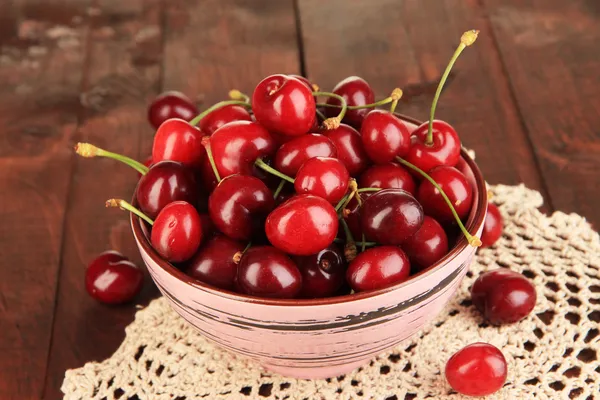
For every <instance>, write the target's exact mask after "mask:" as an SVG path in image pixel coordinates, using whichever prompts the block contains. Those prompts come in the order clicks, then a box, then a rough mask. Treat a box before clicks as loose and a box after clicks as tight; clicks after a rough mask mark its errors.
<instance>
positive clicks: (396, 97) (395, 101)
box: [390, 88, 403, 114]
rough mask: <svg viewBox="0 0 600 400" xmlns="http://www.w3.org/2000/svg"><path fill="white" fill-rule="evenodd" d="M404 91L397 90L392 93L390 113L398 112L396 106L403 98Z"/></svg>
mask: <svg viewBox="0 0 600 400" xmlns="http://www.w3.org/2000/svg"><path fill="white" fill-rule="evenodd" d="M402 94H403V92H402V89H399V88H396V89H394V90H393V91H392V95H391V96H390V97H391V98H392V105H391V106H390V112H391V113H392V114H393V113H394V111H396V106H397V105H398V101H399V100H400V99H401V98H402Z"/></svg>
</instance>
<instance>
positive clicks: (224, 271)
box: [185, 235, 246, 290]
mask: <svg viewBox="0 0 600 400" xmlns="http://www.w3.org/2000/svg"><path fill="white" fill-rule="evenodd" d="M245 247H246V245H245V244H244V243H242V242H239V241H237V240H233V239H230V238H228V237H227V236H225V235H219V236H215V237H214V238H212V239H211V240H210V241H208V242H207V243H206V244H205V245H204V246H202V247H201V248H200V250H199V251H198V252H197V253H196V255H194V257H192V259H191V260H189V261H188V262H187V263H186V264H185V272H186V273H187V274H188V275H190V276H191V277H193V278H195V279H198V280H199V281H202V282H205V283H208V284H210V285H213V286H215V287H218V288H221V289H228V290H233V289H234V280H235V277H236V275H237V268H238V262H239V260H236V257H237V256H236V255H237V254H238V253H241V252H242V251H243V250H244V248H245Z"/></svg>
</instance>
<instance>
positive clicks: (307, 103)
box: [252, 75, 316, 136]
mask: <svg viewBox="0 0 600 400" xmlns="http://www.w3.org/2000/svg"><path fill="white" fill-rule="evenodd" d="M252 111H254V117H255V118H256V120H257V121H258V122H259V123H260V124H261V125H263V126H264V127H265V128H267V129H268V130H269V131H273V132H275V133H279V134H282V135H288V136H298V135H304V134H305V133H307V132H308V131H309V130H310V129H311V128H312V126H313V124H314V121H315V112H316V104H315V98H314V97H313V94H312V90H311V89H309V88H308V87H307V86H306V84H305V83H303V82H302V81H299V80H298V79H296V78H293V77H291V76H287V75H271V76H268V77H266V78H265V79H263V80H262V81H261V82H259V84H258V85H257V86H256V88H255V89H254V93H253V94H252Z"/></svg>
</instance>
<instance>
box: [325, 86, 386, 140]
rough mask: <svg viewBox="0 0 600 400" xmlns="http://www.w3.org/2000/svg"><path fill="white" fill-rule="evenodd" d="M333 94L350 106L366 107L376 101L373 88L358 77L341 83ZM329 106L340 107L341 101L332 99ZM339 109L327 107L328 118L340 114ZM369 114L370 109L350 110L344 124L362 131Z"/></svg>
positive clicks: (334, 89) (329, 100) (328, 101)
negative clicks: (361, 128) (363, 123)
mask: <svg viewBox="0 0 600 400" xmlns="http://www.w3.org/2000/svg"><path fill="white" fill-rule="evenodd" d="M332 92H333V93H335V94H337V95H340V96H342V97H343V98H344V100H346V103H348V106H364V105H366V104H371V103H373V102H374V101H375V93H373V89H371V86H369V84H368V83H367V82H366V81H365V80H364V79H362V78H359V77H358V76H349V77H347V78H346V79H344V80H342V81H341V82H339V83H338V84H337V85H335V87H334V88H333V90H332ZM327 104H333V105H336V106H340V105H341V104H340V101H339V100H337V99H336V98H333V97H330V98H329V99H328V100H327ZM339 110H340V109H339V108H337V107H335V108H334V107H327V108H326V109H325V113H326V115H327V116H328V117H335V116H337V115H338V113H339ZM368 112H369V109H367V108H363V109H359V110H348V111H346V115H345V116H344V119H343V121H342V122H344V123H346V124H348V125H351V126H353V127H355V128H356V129H360V126H361V125H362V122H363V119H364V118H365V115H367V113H368Z"/></svg>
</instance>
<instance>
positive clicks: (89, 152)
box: [75, 143, 148, 175]
mask: <svg viewBox="0 0 600 400" xmlns="http://www.w3.org/2000/svg"><path fill="white" fill-rule="evenodd" d="M75 152H76V153H77V154H79V155H80V156H82V157H86V158H92V157H106V158H111V159H113V160H117V161H120V162H122V163H123V164H125V165H128V166H130V167H131V168H133V169H135V170H136V171H137V172H139V173H140V174H142V175H146V173H148V167H146V166H145V165H144V164H142V163H141V162H139V161H136V160H134V159H133V158H129V157H127V156H124V155H121V154H117V153H113V152H111V151H106V150H104V149H101V148H100V147H96V146H94V145H93V144H90V143H77V144H76V145H75Z"/></svg>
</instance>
